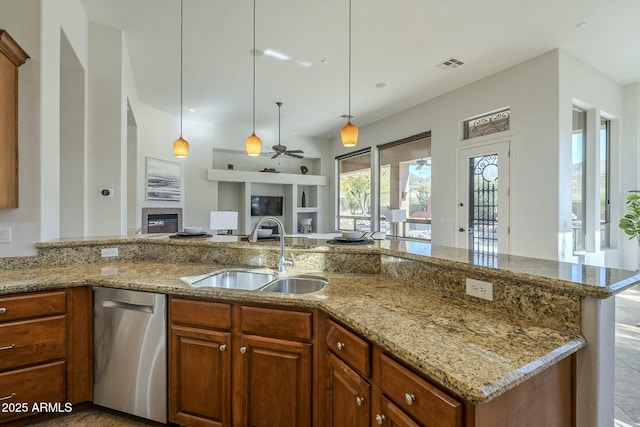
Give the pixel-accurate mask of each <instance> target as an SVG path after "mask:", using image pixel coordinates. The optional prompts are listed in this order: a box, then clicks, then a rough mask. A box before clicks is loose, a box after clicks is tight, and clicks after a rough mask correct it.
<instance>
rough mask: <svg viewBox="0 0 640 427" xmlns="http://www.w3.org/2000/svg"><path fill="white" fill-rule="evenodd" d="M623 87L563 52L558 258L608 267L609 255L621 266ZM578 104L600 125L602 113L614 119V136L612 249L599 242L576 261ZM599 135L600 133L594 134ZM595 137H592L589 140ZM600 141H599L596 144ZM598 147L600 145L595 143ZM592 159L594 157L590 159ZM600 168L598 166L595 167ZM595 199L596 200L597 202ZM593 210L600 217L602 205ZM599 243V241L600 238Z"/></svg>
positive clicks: (561, 64)
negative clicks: (574, 177) (575, 139)
mask: <svg viewBox="0 0 640 427" xmlns="http://www.w3.org/2000/svg"><path fill="white" fill-rule="evenodd" d="M623 99H624V96H623V88H622V86H620V85H618V84H617V83H615V82H613V81H612V80H611V79H609V78H607V77H606V76H604V75H602V74H600V73H599V72H598V71H596V70H594V69H593V68H591V67H589V66H587V65H586V64H584V63H582V62H580V61H578V60H576V59H575V58H573V57H571V56H569V55H567V54H566V53H564V52H560V94H559V98H558V101H559V105H560V114H559V120H558V124H559V129H558V130H559V132H558V137H557V139H558V141H559V142H558V147H559V153H560V157H559V163H558V172H559V175H560V181H559V182H560V183H561V188H560V192H559V200H558V201H559V211H558V219H559V227H560V233H559V236H560V242H561V243H560V244H559V245H558V249H559V251H558V259H561V260H565V261H572V262H575V261H583V262H585V263H588V264H599V265H604V260H605V253H606V254H607V261H608V265H609V266H613V267H617V266H619V258H620V251H619V250H618V249H616V248H617V247H618V245H619V244H620V238H621V232H620V231H619V229H618V227H617V224H618V220H619V218H620V216H619V214H618V212H619V207H620V205H621V203H624V201H623V199H622V198H621V196H620V185H621V179H622V177H623V176H624V174H625V170H624V169H623V168H621V167H618V166H619V165H620V159H621V158H622V157H623V156H624V155H625V149H624V144H623V141H622V139H621V135H620V132H619V129H620V127H621V125H623V123H624V109H623ZM574 105H577V106H580V107H582V108H585V109H587V110H592V112H591V113H589V114H588V117H590V115H591V116H593V118H594V119H595V120H596V121H597V125H598V126H599V123H600V121H599V117H598V115H599V114H601V113H602V114H603V115H606V116H607V117H609V118H611V119H612V132H611V133H612V135H611V144H612V146H611V161H612V164H611V199H610V203H611V248H606V249H603V250H600V248H599V240H598V242H597V243H596V244H595V250H591V251H589V252H587V253H586V254H585V255H584V258H581V259H579V258H576V257H574V256H573V254H572V246H571V239H572V237H571V233H572V231H571V213H572V212H571V133H572V129H573V128H572V117H571V109H572V107H573V106H574ZM594 133H597V132H594ZM589 137H591V138H589ZM594 137H595V138H597V137H599V133H597V135H593V136H591V135H588V138H587V146H588V147H589V146H591V147H592V148H593V147H594V144H590V142H589V139H591V142H594V141H593V140H594ZM596 142H598V141H596ZM595 145H597V144H595ZM592 151H593V152H592V153H588V158H587V162H592V161H593V158H594V157H595V156H596V155H597V150H592ZM589 157H590V158H589ZM591 167H592V168H596V167H597V165H595V164H594V165H591ZM592 184H593V185H595V186H596V187H597V188H599V177H595V179H594V180H593V182H592ZM593 200H594V199H592V201H593ZM595 202H596V203H595V204H593V206H588V208H591V212H590V214H591V215H592V216H596V217H597V218H599V203H598V200H595ZM595 237H598V238H599V235H598V236H593V235H591V236H587V238H595ZM596 240H597V239H596Z"/></svg>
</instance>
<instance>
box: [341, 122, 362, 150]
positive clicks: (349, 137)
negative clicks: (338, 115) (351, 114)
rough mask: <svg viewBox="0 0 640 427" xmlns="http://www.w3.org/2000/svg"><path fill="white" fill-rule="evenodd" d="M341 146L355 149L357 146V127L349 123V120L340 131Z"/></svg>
mask: <svg viewBox="0 0 640 427" xmlns="http://www.w3.org/2000/svg"><path fill="white" fill-rule="evenodd" d="M340 138H341V139H342V145H343V146H345V147H355V146H356V145H357V144H358V126H356V125H354V124H353V123H351V120H349V121H348V122H347V124H346V125H344V126H343V127H342V130H341V131H340Z"/></svg>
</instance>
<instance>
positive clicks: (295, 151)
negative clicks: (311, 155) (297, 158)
mask: <svg viewBox="0 0 640 427" xmlns="http://www.w3.org/2000/svg"><path fill="white" fill-rule="evenodd" d="M287 153H304V151H302V150H287Z"/></svg>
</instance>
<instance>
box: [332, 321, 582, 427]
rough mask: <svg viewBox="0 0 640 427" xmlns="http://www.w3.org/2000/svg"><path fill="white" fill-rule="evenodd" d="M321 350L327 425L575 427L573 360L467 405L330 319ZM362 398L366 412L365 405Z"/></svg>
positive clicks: (387, 426) (339, 426) (564, 361)
mask: <svg viewBox="0 0 640 427" xmlns="http://www.w3.org/2000/svg"><path fill="white" fill-rule="evenodd" d="M325 344H326V347H327V348H328V349H329V352H328V354H327V377H328V379H327V382H326V386H327V389H326V396H327V403H326V408H327V413H328V415H327V420H326V421H327V422H326V424H327V425H328V426H333V427H342V426H361V425H362V426H366V425H381V426H386V427H425V426H428V427H489V426H497V425H500V426H505V427H536V426H540V425H544V426H554V427H571V426H575V419H576V417H575V410H574V408H575V355H572V356H570V357H568V358H565V359H563V360H561V361H560V362H558V363H556V364H554V365H553V366H550V367H549V368H547V369H545V370H544V371H543V372H541V373H539V374H538V375H536V376H534V377H533V378H531V379H529V380H527V381H525V382H523V383H522V384H520V385H518V386H517V387H515V388H513V389H511V390H509V391H507V392H506V393H504V394H503V395H502V396H499V397H497V398H495V399H493V400H491V401H489V402H487V403H484V404H480V405H474V404H471V403H469V402H464V401H463V400H462V399H460V398H458V397H455V396H453V395H452V394H450V393H448V392H447V391H445V390H442V389H441V388H439V387H437V386H436V385H434V384H432V383H431V382H429V381H428V380H427V379H426V378H424V377H422V376H421V375H419V374H417V373H416V372H414V371H412V370H411V369H409V368H407V367H405V366H404V365H402V364H401V363H399V362H398V361H396V360H394V359H393V358H392V357H391V356H390V355H389V354H387V353H386V352H384V351H383V350H382V349H380V348H378V347H376V346H371V345H370V344H369V343H367V341H366V340H363V339H362V338H361V337H359V336H358V335H357V334H355V333H354V332H352V331H350V330H348V329H347V328H345V327H343V326H341V325H340V324H338V323H337V322H335V321H333V320H331V319H327V320H326V334H325ZM369 367H370V370H369ZM368 372H370V374H368ZM358 397H360V398H361V399H358ZM367 397H368V401H369V402H371V403H370V406H368V404H366V403H365V402H367ZM354 402H355V404H354ZM357 405H361V406H362V408H363V409H364V410H365V411H368V410H369V408H370V415H369V414H365V413H364V412H360V411H359V409H360V407H359V406H357Z"/></svg>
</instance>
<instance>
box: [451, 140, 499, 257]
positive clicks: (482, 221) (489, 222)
mask: <svg viewBox="0 0 640 427" xmlns="http://www.w3.org/2000/svg"><path fill="white" fill-rule="evenodd" d="M458 171H459V173H458V216H457V219H458V223H457V224H458V225H457V229H458V233H457V234H458V236H457V239H456V242H457V246H458V247H461V248H466V249H470V250H472V251H473V255H474V261H477V262H480V263H482V264H488V265H494V264H495V261H496V260H497V254H498V253H509V231H510V230H509V223H510V220H509V205H510V201H509V187H510V174H509V141H500V142H492V143H486V144H482V145H475V146H472V147H465V148H460V149H459V150H458Z"/></svg>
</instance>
